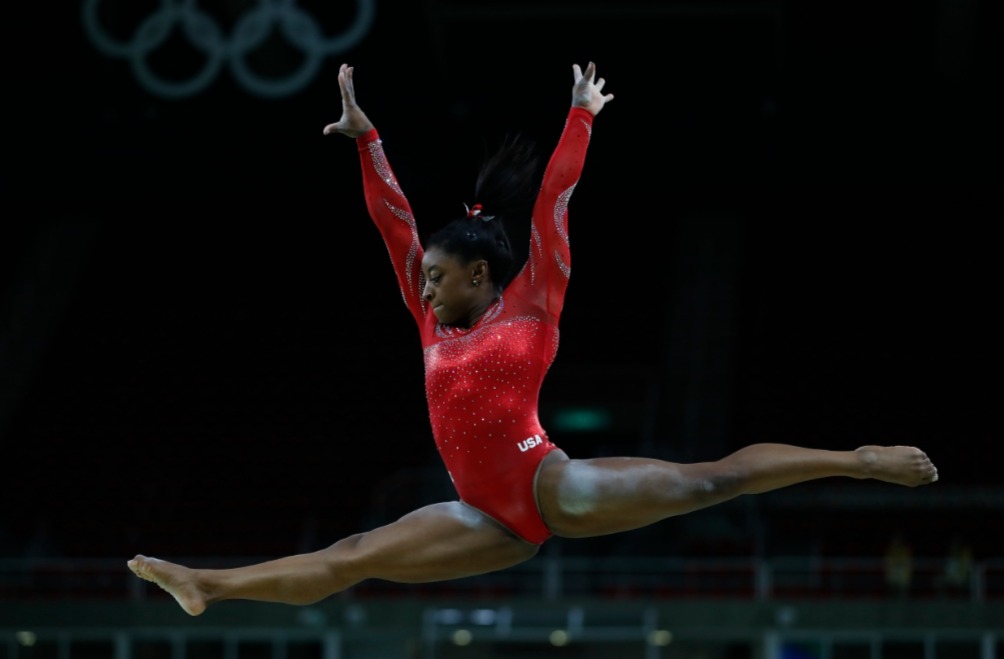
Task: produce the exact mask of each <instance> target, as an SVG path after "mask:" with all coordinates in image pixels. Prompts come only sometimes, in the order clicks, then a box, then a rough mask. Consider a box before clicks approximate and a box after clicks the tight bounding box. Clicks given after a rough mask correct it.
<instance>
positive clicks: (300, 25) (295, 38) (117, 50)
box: [83, 0, 376, 98]
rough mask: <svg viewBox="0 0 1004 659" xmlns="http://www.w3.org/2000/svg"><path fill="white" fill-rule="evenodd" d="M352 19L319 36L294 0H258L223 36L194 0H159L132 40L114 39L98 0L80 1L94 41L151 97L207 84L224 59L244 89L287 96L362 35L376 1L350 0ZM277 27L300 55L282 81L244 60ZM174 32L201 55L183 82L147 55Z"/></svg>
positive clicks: (178, 93) (176, 95)
mask: <svg viewBox="0 0 1004 659" xmlns="http://www.w3.org/2000/svg"><path fill="white" fill-rule="evenodd" d="M355 4H356V16H355V20H354V21H353V22H352V23H351V24H350V25H348V26H347V27H346V28H345V30H344V31H343V32H342V33H340V34H338V35H335V36H333V37H329V38H326V37H325V35H324V33H323V30H322V29H321V26H320V25H318V22H317V20H316V19H315V18H314V17H313V16H312V15H310V14H309V13H307V12H306V11H304V10H303V9H301V8H299V7H297V5H296V0H257V1H256V6H255V7H254V8H253V9H252V10H250V11H248V12H246V13H244V14H243V15H241V17H240V18H239V19H238V20H237V22H236V23H235V24H234V27H233V31H232V33H231V34H230V35H229V37H228V36H227V35H225V34H223V30H222V29H221V27H220V25H219V23H218V22H217V21H216V20H215V19H214V18H213V17H212V15H210V14H208V13H207V12H205V11H204V10H202V9H200V8H199V6H198V5H199V3H198V0H160V6H159V8H158V9H157V10H156V11H154V12H153V13H151V14H150V15H149V16H147V17H146V18H145V19H144V20H143V21H142V22H140V24H139V25H138V26H137V28H136V30H135V32H134V33H133V35H132V39H131V40H129V41H127V42H123V41H118V40H116V39H113V38H112V37H111V36H110V35H109V34H108V31H107V30H105V28H104V27H103V26H102V25H101V22H100V18H99V15H98V14H99V11H98V10H99V7H100V5H101V0H84V4H83V23H84V28H85V29H86V31H87V34H88V36H89V37H90V39H91V41H92V42H93V43H94V45H95V46H96V47H97V48H98V50H100V51H101V52H102V53H104V54H105V55H108V56H110V57H119V58H126V59H128V60H129V62H130V64H132V70H133V74H134V75H135V76H136V78H137V79H138V80H139V82H140V84H141V85H143V87H144V88H145V89H146V90H147V91H149V92H150V93H152V94H156V95H157V96H162V97H165V98H185V97H188V96H193V95H195V94H197V93H199V92H201V91H203V90H204V89H206V88H207V87H208V86H209V85H210V84H212V82H213V80H215V79H216V77H217V76H218V75H219V73H220V70H221V69H222V68H223V66H224V65H225V64H229V65H230V69H231V71H232V72H233V74H234V77H235V78H236V80H237V82H238V83H239V84H240V85H241V86H242V87H243V88H244V89H246V90H247V91H249V92H251V93H253V94H257V95H259V96H264V97H279V96H289V95H290V94H294V93H296V92H298V91H300V90H301V89H303V88H304V87H306V86H307V85H308V84H309V83H310V81H311V80H313V79H314V77H315V76H316V75H317V72H318V70H319V69H320V67H321V64H322V62H323V61H324V58H326V57H329V56H331V55H335V54H338V53H342V52H345V51H347V50H349V49H351V48H352V47H354V46H355V45H356V44H358V43H359V42H360V41H362V39H363V38H364V37H365V36H366V34H367V33H368V32H369V30H370V27H371V26H372V24H373V18H374V15H375V14H376V9H375V5H376V0H355ZM273 26H274V27H276V28H278V30H279V34H280V35H281V36H282V37H283V39H285V40H286V41H287V42H288V43H289V44H291V45H292V46H294V47H295V48H296V49H297V50H299V51H300V52H302V53H303V55H304V58H303V62H302V64H301V65H300V67H299V68H298V69H297V70H296V71H294V72H292V73H291V74H289V75H287V76H285V77H282V78H266V77H263V76H261V75H259V74H257V73H255V72H254V71H252V70H251V68H250V67H249V66H248V64H247V56H248V54H250V53H252V52H254V51H255V50H256V49H258V48H259V47H261V46H262V44H263V43H264V42H265V41H266V39H268V37H269V35H270V34H271V32H272V28H273ZM175 29H178V30H180V31H181V34H183V35H184V37H185V38H186V39H187V40H188V42H189V43H190V44H191V45H192V46H193V47H195V48H196V49H197V50H199V51H200V52H201V53H202V54H203V55H204V56H205V62H204V64H203V65H202V68H201V70H199V71H198V72H197V73H196V74H195V75H193V76H191V77H190V78H189V79H187V80H182V81H172V80H169V79H166V78H165V77H164V76H162V75H159V74H158V73H156V72H155V71H154V70H153V69H152V68H151V65H150V63H149V58H150V56H151V54H152V53H154V52H155V51H156V50H157V49H158V48H160V47H162V46H163V45H164V44H165V42H166V41H167V39H168V37H169V36H170V35H171V34H172V32H173V31H174V30H175Z"/></svg>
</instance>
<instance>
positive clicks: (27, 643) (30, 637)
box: [14, 632, 38, 648]
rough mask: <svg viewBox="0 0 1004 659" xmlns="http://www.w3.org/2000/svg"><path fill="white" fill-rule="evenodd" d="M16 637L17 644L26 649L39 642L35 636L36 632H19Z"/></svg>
mask: <svg viewBox="0 0 1004 659" xmlns="http://www.w3.org/2000/svg"><path fill="white" fill-rule="evenodd" d="M14 636H15V638H17V642H18V643H20V644H21V645H23V646H24V647H26V648H30V647H32V646H33V645H35V641H37V640H38V637H37V636H35V632H18V633H16V634H14Z"/></svg>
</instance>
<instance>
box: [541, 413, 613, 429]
mask: <svg viewBox="0 0 1004 659" xmlns="http://www.w3.org/2000/svg"><path fill="white" fill-rule="evenodd" d="M612 421H613V418H612V415H611V414H610V412H609V411H608V410H604V409H601V408H597V407H566V408H564V409H559V410H557V411H556V412H555V413H554V417H553V418H552V419H551V425H552V426H553V427H555V428H557V429H558V430H565V431H569V432H571V431H578V432H588V431H596V430H605V429H607V428H609V427H610V425H611V423H612Z"/></svg>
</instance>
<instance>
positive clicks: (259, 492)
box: [0, 0, 1004, 659]
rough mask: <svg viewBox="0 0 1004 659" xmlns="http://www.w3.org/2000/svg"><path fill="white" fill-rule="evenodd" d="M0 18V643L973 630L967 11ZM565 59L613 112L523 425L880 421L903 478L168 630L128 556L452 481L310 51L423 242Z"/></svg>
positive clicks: (40, 654) (797, 493)
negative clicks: (901, 452)
mask: <svg viewBox="0 0 1004 659" xmlns="http://www.w3.org/2000/svg"><path fill="white" fill-rule="evenodd" d="M6 11H7V12H8V13H7V18H6V20H5V27H6V32H7V33H8V38H7V39H6V40H5V49H6V50H7V51H8V55H7V56H6V57H5V58H4V66H5V70H6V75H5V76H4V78H5V85H4V86H5V93H4V102H3V117H4V127H5V137H4V148H3V152H4V156H5V157H4V171H3V178H2V186H3V193H4V198H5V212H4V218H3V221H2V229H0V466H2V474H0V659H26V658H31V659H49V658H52V659H57V658H58V659H71V658H72V659H91V658H98V657H110V658H114V659H129V658H133V657H135V658H137V659H138V658H144V659H159V658H161V657H163V658H168V657H170V658H171V659H197V658H204V657H227V658H231V659H237V658H240V659H246V658H257V657H273V658H276V659H298V658H313V657H316V658H321V657H323V658H324V659H336V658H337V659H356V658H361V657H367V658H368V657H386V658H388V659H395V658H398V657H401V658H409V659H431V658H432V657H437V658H460V657H474V658H482V657H582V658H593V657H616V658H618V659H620V658H625V659H627V658H632V657H638V658H641V657H644V658H645V659H654V658H656V657H674V658H680V659H702V658H707V659H1004V632H1002V630H1004V543H1002V540H1001V530H1002V528H1004V479H1002V477H1001V471H1002V468H1001V465H1002V462H1004V451H1002V448H1001V446H1002V441H1004V436H1002V432H1001V428H1002V426H1001V409H1002V408H1001V388H1000V383H1001V362H1000V348H1001V344H1002V340H1001V337H1002V333H1001V324H1000V322H999V320H998V316H999V310H1000V307H1001V283H1002V281H1001V277H1000V264H1001V256H1000V254H1001V240H1000V225H1001V221H1002V219H1004V203H1002V195H1001V181H1002V177H1001V174H1002V172H1001V166H1000V163H1001V155H1000V154H1001V152H1002V151H1001V147H1002V146H1004V145H1002V140H1001V118H1002V116H1004V114H1002V110H1004V107H1002V105H1004V104H1002V103H1001V101H1000V100H999V97H998V96H999V95H998V92H999V89H1000V86H1001V67H1000V64H999V62H1000V61H1002V59H1001V55H1002V53H1001V50H1002V49H1001V44H1002V43H1004V40H1002V34H1001V25H1002V23H1001V5H1000V3H995V2H989V1H987V0H982V1H981V0H929V1H925V2H915V1H914V2H907V1H905V0H895V1H893V2H880V3H875V2H834V1H832V0H822V1H818V2H804V3H802V2H781V1H777V2H772V1H771V0H766V1H757V2H754V1H746V0H737V1H733V2H714V1H712V2H675V1H662V2H656V1H646V0H638V1H635V2H612V1H609V0H601V1H595V2H593V1H589V0H586V1H579V2H570V1H564V0H550V1H545V2H534V1H531V0H518V1H517V0H507V1H502V2H473V1H472V2H462V1H460V0H453V1H445V0H443V1H440V0H425V1H416V2H404V1H400V2H389V1H388V0H355V1H354V2H350V1H342V2H317V1H310V0H299V1H297V0H259V1H257V2H254V1H252V0H216V1H212V0H204V1H199V0H161V1H159V2H158V1H154V0H143V1H132V2H127V1H125V0H66V1H63V2H58V3H43V2H27V1H21V2H15V3H13V4H11V6H9V7H7V8H6ZM590 60H591V61H595V62H596V64H597V69H598V75H599V76H600V77H603V78H605V79H606V81H607V83H606V88H605V89H604V91H605V92H611V93H613V94H614V95H615V97H616V98H615V100H614V101H613V102H612V103H610V104H609V105H608V106H607V107H606V108H605V109H604V110H603V112H602V113H601V114H600V115H599V116H598V117H597V119H596V122H595V125H594V132H593V136H592V143H591V146H590V151H589V155H588V158H587V162H586V166H585V169H584V171H583V174H582V177H581V180H580V182H579V185H578V187H577V188H576V190H575V194H574V196H573V197H572V200H571V203H570V207H569V213H570V238H571V244H572V252H573V255H574V267H573V272H572V277H571V284H570V288H569V291H568V295H567V299H566V304H565V310H564V313H563V316H562V337H561V347H560V350H559V352H558V356H557V359H556V361H555V363H554V365H553V367H552V369H551V372H550V374H549V375H548V379H547V380H546V382H545V385H544V390H543V392H542V396H541V416H542V421H543V424H544V426H545V427H546V428H548V430H549V432H550V434H551V438H552V439H553V440H554V441H555V442H556V443H557V444H558V445H559V446H561V447H562V448H563V449H565V450H566V451H567V452H568V453H569V454H570V455H571V456H572V457H591V456H615V455H646V456H652V457H659V458H664V459H667V460H674V461H686V462H691V461H705V460H713V459H716V458H718V457H721V456H723V455H725V454H726V453H728V452H731V451H733V450H736V449H738V448H740V447H742V446H744V445H746V444H749V443H753V442H772V441H778V442H789V443H796V444H802V445H810V446H815V447H820V448H830V449H853V448H855V447H857V446H860V445H864V444H911V445H916V446H919V447H921V448H922V449H924V450H925V451H926V452H927V453H928V455H929V456H930V457H931V458H932V459H933V461H934V462H935V464H936V465H937V466H938V468H939V474H940V480H939V482H938V483H936V484H934V485H932V486H928V487H923V488H916V489H909V488H901V487H897V486H892V485H886V484H881V483H872V482H858V481H850V480H840V479H833V480H823V481H815V482H812V483H809V484H804V485H799V486H795V487H792V488H788V489H785V490H782V491H777V492H774V493H770V494H765V495H759V496H752V497H744V498H741V499H737V500H734V501H732V502H729V503H727V504H724V505H721V506H718V507H715V508H713V509H708V510H705V511H701V512H698V513H694V514H692V515H687V516H683V517H679V518H673V519H669V520H666V521H665V522H663V523H661V524H657V525H655V526H652V527H649V528H646V529H643V530H639V531H635V532H631V533H625V534H620V535H616V536H607V537H602V538H595V539H587V540H563V539H557V538H555V539H552V540H551V541H549V542H548V543H546V544H545V545H544V547H543V548H542V549H541V552H540V554H539V555H538V556H537V557H536V558H534V559H532V560H531V561H530V562H528V563H526V564H523V565H520V566H517V567H515V568H512V569H509V570H505V571H502V572H500V573H496V574H493V575H486V576H483V577H472V578H467V579H459V580H455V581H452V582H443V583H438V584H424V585H402V584H392V583H390V582H383V581H379V580H372V581H366V582H363V583H362V584H359V585H358V586H357V587H355V588H353V589H351V590H350V591H348V592H346V593H342V594H339V595H336V596H333V597H331V598H329V599H327V600H325V601H323V602H320V603H318V604H316V605H312V606H307V607H289V606H284V605H278V604H254V603H251V602H232V603H227V604H224V605H222V606H219V607H214V608H210V610H208V611H207V612H206V613H205V614H204V615H202V616H199V617H198V618H192V617H190V616H187V615H186V614H184V613H183V612H182V611H181V610H180V609H179V607H178V606H177V605H176V604H175V603H174V602H173V600H171V599H170V597H169V596H167V595H166V594H165V593H163V592H162V591H160V590H159V589H157V588H156V587H155V586H153V585H151V584H148V583H146V582H142V581H140V580H138V579H136V578H135V577H134V576H133V575H132V574H131V572H129V571H128V569H127V568H126V564H125V562H126V560H127V559H129V558H131V557H132V556H133V555H135V554H137V553H143V554H147V555H152V556H158V557H161V558H165V559H169V560H177V561H182V562H187V563H189V564H192V565H197V566H202V565H204V566H217V567H230V566H236V565H241V564H244V563H246V562H250V561H257V560H262V559H266V558H275V557H278V556H283V555H287V554H292V553H299V552H306V551H312V550H314V549H319V548H321V547H325V546H327V545H329V544H331V543H333V542H335V541H336V540H338V539H340V538H343V537H345V536H347V535H349V534H352V533H356V532H359V531H365V530H368V529H371V528H373V527H375V526H378V525H381V524H384V523H387V522H390V521H392V520H394V519H396V518H397V517H399V516H401V515H402V514H404V513H406V512H408V511H410V510H413V509H415V508H417V507H419V506H421V505H424V504H427V503H432V502H435V501H441V500H448V499H452V498H455V495H454V493H453V490H452V488H451V485H450V483H449V480H448V477H447V476H446V472H445V470H444V469H443V467H442V465H441V462H440V460H439V457H438V455H437V454H436V452H435V447H434V445H433V442H432V437H431V431H430V427H429V422H428V414H427V411H426V407H425V398H424V391H423V374H422V354H421V348H420V345H419V341H418V334H417V331H416V328H415V326H414V323H413V321H412V319H411V317H410V316H409V315H408V313H407V312H406V310H405V307H404V305H403V304H402V302H401V297H400V294H399V292H398V290H397V288H396V283H395V280H394V278H393V273H392V270H391V266H390V263H389V260H388V258H387V254H386V250H385V248H384V245H383V243H382V241H381V239H380V237H379V234H378V232H377V231H376V229H375V228H374V226H373V224H372V222H371V221H370V219H369V217H368V215H367V212H366V208H365V204H364V200H363V194H362V184H361V177H360V169H359V157H358V155H357V152H356V148H355V145H354V143H353V142H352V141H351V140H349V139H347V138H345V137H344V136H340V135H334V136H323V135H322V129H323V127H324V126H325V125H326V124H328V123H331V122H333V121H335V120H337V119H338V117H339V116H340V114H341V104H340V98H339V92H338V82H337V71H338V66H339V65H340V64H341V63H342V62H347V63H349V64H350V65H352V66H354V67H356V91H357V94H358V98H359V102H360V105H361V106H362V107H363V108H364V110H365V111H366V113H367V114H368V116H369V117H370V118H371V119H372V120H373V122H374V123H375V124H376V126H377V127H378V129H379V130H380V133H381V137H382V138H383V140H384V147H385V149H386V152H387V154H388V157H389V158H390V160H391V163H392V164H393V166H394V169H395V172H396V174H397V177H398V179H399V181H400V182H401V184H402V186H403V188H404V190H405V192H406V193H407V195H408V197H409V200H410V201H411V204H412V207H413V209H414V211H415V215H416V218H417V220H418V223H419V226H420V228H423V229H424V230H425V233H427V232H428V230H429V229H430V228H434V227H436V226H438V225H439V224H442V223H444V222H445V221H446V220H448V219H451V218H453V217H455V216H457V215H458V214H459V213H461V212H462V210H463V205H464V204H465V203H468V204H470V203H473V202H474V201H475V200H474V199H473V198H472V195H473V189H474V178H475V175H476V172H477V167H478V165H479V163H480V158H481V157H482V155H483V154H484V152H485V151H486V149H487V148H489V147H491V146H494V145H495V144H496V143H497V142H498V141H499V140H500V139H501V138H502V137H503V136H504V135H506V134H509V133H512V132H515V131H521V132H523V133H526V134H528V135H529V136H531V137H532V138H534V139H535V140H536V141H537V143H538V145H539V146H540V148H541V150H542V151H544V152H545V153H548V154H549V152H550V149H551V148H552V147H553V145H554V143H555V142H556V140H557V137H558V135H559V134H560V132H561V128H562V124H563V121H564V117H565V113H566V111H567V108H568V105H569V102H570V92H571V85H572V81H573V78H572V64H573V63H579V64H581V65H583V66H585V64H586V63H587V62H589V61H590ZM517 238H518V239H519V240H520V241H521V244H522V241H523V240H524V238H523V237H521V236H519V235H518V234H517ZM894 541H900V542H902V543H904V544H905V546H906V549H907V555H908V556H909V557H910V559H911V561H912V562H910V563H909V564H908V565H907V570H906V572H905V581H901V582H894V581H893V580H892V578H893V577H894V576H895V569H894V568H895V566H894V565H892V564H891V563H889V562H887V559H889V558H891V557H892V552H891V551H890V548H891V547H892V545H893V543H894Z"/></svg>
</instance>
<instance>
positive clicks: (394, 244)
mask: <svg viewBox="0 0 1004 659" xmlns="http://www.w3.org/2000/svg"><path fill="white" fill-rule="evenodd" d="M356 144H357V146H358V148H359V159H360V163H361V165H362V173H363V192H364V194H365V195H366V208H367V209H368V210H369V214H370V217H371V218H372V220H373V223H374V224H376V226H377V229H379V230H380V234H381V235H382V236H383V240H384V243H385V244H386V246H387V252H388V253H389V254H390V260H391V263H392V264H393V266H394V272H395V274H396V275H397V282H398V286H400V288H401V296H402V297H403V298H404V303H405V305H407V307H408V310H409V311H410V312H411V314H412V316H414V318H415V322H417V323H418V324H419V327H421V325H422V319H423V317H424V303H423V301H422V286H423V280H422V246H421V243H420V241H419V237H418V229H417V227H416V224H415V218H414V216H413V215H412V212H411V205H410V204H409V203H408V200H407V198H405V196H404V192H403V191H402V190H401V186H399V185H398V182H397V178H396V177H395V176H394V171H393V170H392V169H391V167H390V163H389V162H388V161H387V156H386V154H385V153H384V150H383V142H382V141H381V140H380V135H379V134H378V133H377V131H376V129H375V128H374V129H372V130H370V131H368V132H366V133H364V134H363V135H360V136H359V137H357V138H356Z"/></svg>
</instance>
